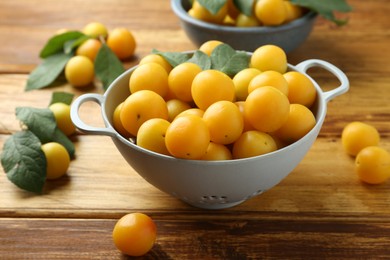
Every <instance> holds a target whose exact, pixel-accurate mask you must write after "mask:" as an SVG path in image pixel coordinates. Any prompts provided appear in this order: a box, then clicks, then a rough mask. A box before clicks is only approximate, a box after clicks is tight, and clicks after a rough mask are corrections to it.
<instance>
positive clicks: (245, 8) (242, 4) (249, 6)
mask: <svg viewBox="0 0 390 260" xmlns="http://www.w3.org/2000/svg"><path fill="white" fill-rule="evenodd" d="M233 3H234V5H235V6H236V7H237V9H238V10H239V11H240V12H241V13H243V14H245V15H246V16H252V14H253V5H254V0H233Z"/></svg>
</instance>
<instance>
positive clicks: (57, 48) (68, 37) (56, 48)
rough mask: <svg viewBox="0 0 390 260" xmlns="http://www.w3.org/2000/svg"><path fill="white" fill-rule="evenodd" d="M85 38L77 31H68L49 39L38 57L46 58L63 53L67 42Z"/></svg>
mask: <svg viewBox="0 0 390 260" xmlns="http://www.w3.org/2000/svg"><path fill="white" fill-rule="evenodd" d="M83 36H85V34H83V33H81V32H79V31H70V32H65V33H62V34H58V35H55V36H53V37H51V38H50V39H49V40H48V41H47V43H46V44H45V46H44V47H43V49H42V50H41V52H40V54H39V57H41V58H43V59H44V58H47V57H49V56H51V55H53V54H56V53H64V45H65V43H66V42H68V41H72V40H75V39H79V38H80V37H83Z"/></svg>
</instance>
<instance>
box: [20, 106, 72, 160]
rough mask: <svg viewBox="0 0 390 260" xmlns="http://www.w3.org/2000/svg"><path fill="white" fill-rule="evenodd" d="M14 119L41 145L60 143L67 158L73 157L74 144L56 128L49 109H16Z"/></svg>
mask: <svg viewBox="0 0 390 260" xmlns="http://www.w3.org/2000/svg"><path fill="white" fill-rule="evenodd" d="M16 117H17V118H18V119H19V120H20V121H21V122H22V123H23V124H24V125H25V126H26V127H27V129H28V130H30V131H31V132H33V133H34V134H35V135H36V136H37V137H38V138H39V140H40V141H41V143H43V144H45V143H48V142H57V143H60V144H62V145H63V146H64V147H65V148H66V150H67V151H68V153H69V156H70V157H71V158H73V157H74V154H75V147H74V144H73V143H72V141H70V140H69V138H68V137H67V136H66V135H65V134H64V133H63V132H62V131H61V130H60V129H59V128H58V127H57V123H56V120H55V117H54V114H53V112H52V111H51V110H50V109H49V108H33V107H17V108H16Z"/></svg>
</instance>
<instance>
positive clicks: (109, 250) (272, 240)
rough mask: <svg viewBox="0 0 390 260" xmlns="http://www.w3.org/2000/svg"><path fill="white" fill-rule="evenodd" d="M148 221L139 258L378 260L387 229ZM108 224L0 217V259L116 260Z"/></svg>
mask: <svg viewBox="0 0 390 260" xmlns="http://www.w3.org/2000/svg"><path fill="white" fill-rule="evenodd" d="M151 216H152V218H153V219H154V220H155V222H156V225H157V229H158V236H157V241H156V244H155V245H154V247H153V248H152V250H151V251H150V252H149V253H148V254H146V255H145V256H144V257H143V258H142V259H193V258H197V259H259V258H260V259H263V258H267V259H271V258H272V259H273V258H277V259H303V258H307V259H317V258H318V256H320V255H321V256H324V257H325V256H326V258H328V259H364V258H366V259H381V258H383V259H385V258H387V257H388V255H389V253H390V249H389V247H388V244H389V243H390V236H389V233H390V225H389V223H388V222H386V221H380V220H376V219H369V218H368V219H366V218H356V219H354V220H349V221H348V222H345V220H344V219H342V218H341V219H326V218H324V219H313V220H310V219H297V218H294V216H293V217H292V218H290V216H288V215H287V216H285V218H284V219H273V218H272V217H271V218H270V217H267V216H265V217H264V216H262V215H256V216H253V215H252V216H246V215H244V216H238V219H236V220H231V219H229V220H224V219H220V218H219V217H216V218H215V217H213V216H212V217H204V216H201V217H199V218H188V216H185V219H182V218H180V216H171V217H164V218H159V216H158V215H151ZM115 222H116V220H115V219H103V220H102V219H96V220H83V219H73V220H70V219H7V218H6V219H1V221H0V231H1V236H0V254H1V256H2V259H69V258H71V259H74V258H77V259H118V258H121V257H122V258H123V257H124V256H123V255H122V254H121V253H120V252H119V251H118V250H117V249H116V248H115V246H114V244H113V242H112V238H111V232H112V229H113V227H114V225H115ZM216 238H217V239H216ZM11 252H12V254H10V253H11Z"/></svg>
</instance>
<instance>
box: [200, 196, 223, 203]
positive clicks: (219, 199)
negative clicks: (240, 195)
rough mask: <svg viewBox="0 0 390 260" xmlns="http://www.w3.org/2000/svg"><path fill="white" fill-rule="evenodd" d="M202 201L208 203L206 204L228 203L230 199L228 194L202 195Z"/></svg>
mask: <svg viewBox="0 0 390 260" xmlns="http://www.w3.org/2000/svg"><path fill="white" fill-rule="evenodd" d="M200 203H206V204H223V203H228V199H227V197H226V196H216V195H211V196H202V197H201V199H200Z"/></svg>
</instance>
